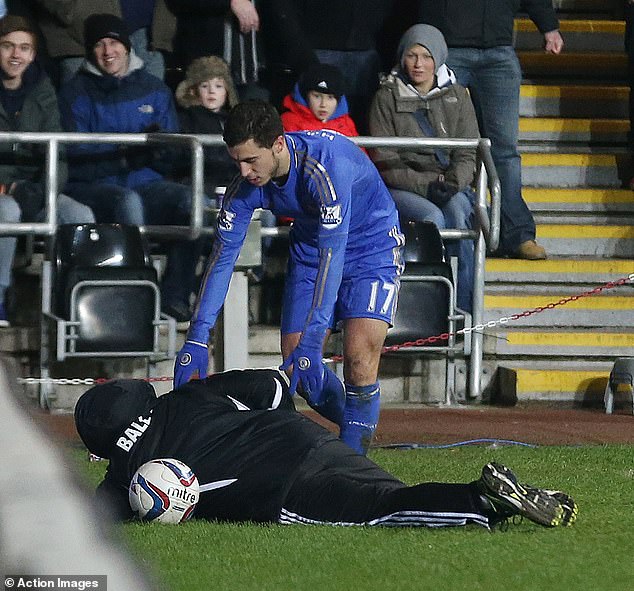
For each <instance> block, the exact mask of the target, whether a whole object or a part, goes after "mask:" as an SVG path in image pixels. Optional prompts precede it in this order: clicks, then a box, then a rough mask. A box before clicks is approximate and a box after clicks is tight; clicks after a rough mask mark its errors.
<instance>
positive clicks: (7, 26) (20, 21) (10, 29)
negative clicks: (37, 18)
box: [0, 14, 37, 49]
mask: <svg viewBox="0 0 634 591" xmlns="http://www.w3.org/2000/svg"><path fill="white" fill-rule="evenodd" d="M16 31H21V32H24V33H30V34H31V36H32V37H33V45H34V47H35V49H37V30H36V28H35V25H33V23H32V22H31V21H30V20H29V19H27V18H26V17H24V16H18V15H15V14H7V15H6V16H5V17H4V18H2V19H1V20H0V37H4V36H5V35H8V34H9V33H15V32H16Z"/></svg>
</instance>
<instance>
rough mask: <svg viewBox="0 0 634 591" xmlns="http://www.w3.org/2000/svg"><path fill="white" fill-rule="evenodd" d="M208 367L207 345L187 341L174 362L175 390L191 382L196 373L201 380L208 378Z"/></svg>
mask: <svg viewBox="0 0 634 591" xmlns="http://www.w3.org/2000/svg"><path fill="white" fill-rule="evenodd" d="M208 365H209V351H208V349H207V345H206V344H205V343H198V342H196V341H185V344H184V345H183V348H182V349H181V350H180V351H179V352H178V355H176V360H175V361H174V388H178V387H179V386H182V385H183V384H185V383H187V382H189V380H190V379H191V377H192V375H193V374H194V373H196V372H198V378H199V379H201V380H202V379H203V378H206V377H207V366H208Z"/></svg>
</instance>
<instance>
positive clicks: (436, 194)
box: [426, 181, 458, 208]
mask: <svg viewBox="0 0 634 591" xmlns="http://www.w3.org/2000/svg"><path fill="white" fill-rule="evenodd" d="M457 192H458V187H456V185H452V184H451V183H447V182H445V181H432V182H431V183H429V185H428V186H427V195H426V197H427V199H429V200H430V201H431V202H432V203H433V204H434V205H436V206H437V207H440V208H443V207H444V206H445V205H447V203H448V202H449V200H450V199H451V198H452V197H453V196H454V195H455V194H456V193H457Z"/></svg>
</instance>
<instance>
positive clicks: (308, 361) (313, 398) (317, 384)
mask: <svg viewBox="0 0 634 591" xmlns="http://www.w3.org/2000/svg"><path fill="white" fill-rule="evenodd" d="M291 365H292V366H293V373H292V375H291V386H290V390H289V392H290V394H291V395H293V394H295V393H296V392H297V385H298V384H301V387H302V391H303V393H304V394H305V395H306V397H307V399H308V400H309V401H310V402H311V403H312V404H317V405H319V404H321V402H322V401H321V400H320V396H321V391H322V386H323V383H324V367H323V362H322V358H321V348H314V347H306V346H305V345H302V343H301V342H300V343H299V345H297V347H295V349H294V350H293V352H292V353H291V354H290V355H289V356H288V357H287V358H286V359H285V360H284V363H282V365H280V369H281V370H282V371H286V370H287V369H289V368H290V367H291Z"/></svg>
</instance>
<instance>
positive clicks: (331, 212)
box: [321, 205, 341, 226]
mask: <svg viewBox="0 0 634 591" xmlns="http://www.w3.org/2000/svg"><path fill="white" fill-rule="evenodd" d="M321 223H322V224H323V225H324V226H338V225H339V224H340V223H341V205H322V206H321Z"/></svg>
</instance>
